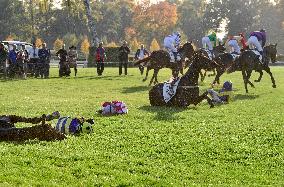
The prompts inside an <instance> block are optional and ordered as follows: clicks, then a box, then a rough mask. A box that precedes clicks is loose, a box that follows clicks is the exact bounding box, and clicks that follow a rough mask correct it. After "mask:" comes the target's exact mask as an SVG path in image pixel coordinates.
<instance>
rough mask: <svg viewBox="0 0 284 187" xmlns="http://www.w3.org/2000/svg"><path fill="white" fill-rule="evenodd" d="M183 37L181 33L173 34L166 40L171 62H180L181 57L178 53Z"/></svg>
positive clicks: (165, 45) (165, 43)
mask: <svg viewBox="0 0 284 187" xmlns="http://www.w3.org/2000/svg"><path fill="white" fill-rule="evenodd" d="M180 40H181V35H180V33H179V32H174V33H173V34H171V35H169V36H166V37H165V39H164V47H165V48H166V50H167V51H168V52H169V54H170V58H171V59H170V62H175V61H176V60H177V61H180V60H181V57H180V54H179V53H178V48H179V45H180Z"/></svg>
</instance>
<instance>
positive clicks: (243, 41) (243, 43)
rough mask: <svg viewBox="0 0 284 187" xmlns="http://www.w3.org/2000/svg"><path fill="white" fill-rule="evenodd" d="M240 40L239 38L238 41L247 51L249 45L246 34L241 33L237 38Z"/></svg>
mask: <svg viewBox="0 0 284 187" xmlns="http://www.w3.org/2000/svg"><path fill="white" fill-rule="evenodd" d="M237 37H238V38H237V40H238V41H239V42H240V43H241V44H242V46H243V48H242V49H243V50H245V49H247V47H248V46H247V45H246V42H247V41H246V37H245V34H244V33H242V32H241V33H239V36H237Z"/></svg>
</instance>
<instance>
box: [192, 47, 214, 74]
mask: <svg viewBox="0 0 284 187" xmlns="http://www.w3.org/2000/svg"><path fill="white" fill-rule="evenodd" d="M191 62H192V63H191V66H190V68H195V69H197V70H199V71H200V70H201V69H204V70H212V69H214V68H216V67H217V66H219V64H218V63H217V62H215V61H214V60H211V59H209V58H208V57H207V56H205V55H204V54H203V53H202V51H200V50H199V51H196V52H194V54H193V56H192V58H191Z"/></svg>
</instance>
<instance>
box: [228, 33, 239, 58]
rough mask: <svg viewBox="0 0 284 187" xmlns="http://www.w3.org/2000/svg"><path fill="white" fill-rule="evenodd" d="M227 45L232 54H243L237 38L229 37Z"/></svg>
mask: <svg viewBox="0 0 284 187" xmlns="http://www.w3.org/2000/svg"><path fill="white" fill-rule="evenodd" d="M227 44H228V46H229V47H230V53H232V54H237V55H239V54H240V53H241V49H240V46H239V44H238V41H237V38H236V37H235V36H231V35H230V36H229V37H228V40H227Z"/></svg>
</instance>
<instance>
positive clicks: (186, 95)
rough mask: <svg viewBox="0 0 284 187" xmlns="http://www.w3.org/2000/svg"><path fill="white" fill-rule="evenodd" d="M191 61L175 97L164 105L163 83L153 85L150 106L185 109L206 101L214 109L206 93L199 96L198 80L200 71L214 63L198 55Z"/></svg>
mask: <svg viewBox="0 0 284 187" xmlns="http://www.w3.org/2000/svg"><path fill="white" fill-rule="evenodd" d="M191 61H192V62H191V64H190V66H189V69H188V71H187V72H186V74H185V75H183V76H182V77H181V79H180V82H179V85H178V87H177V91H176V94H175V96H173V98H172V99H171V100H170V101H169V102H167V103H166V102H165V101H164V98H163V86H164V84H163V83H159V84H157V85H155V86H154V87H153V88H152V89H151V90H150V91H149V100H150V104H151V105H152V106H177V107H187V106H189V105H190V104H194V105H197V104H198V103H200V102H201V101H202V100H204V99H206V100H207V102H208V104H209V105H210V107H214V105H213V103H212V100H211V99H210V98H209V97H208V96H207V94H208V93H207V92H204V93H203V94H202V95H199V87H198V78H199V72H200V70H201V69H205V70H208V68H210V67H212V66H213V65H212V63H215V61H212V60H210V59H209V58H207V57H205V56H204V55H202V54H200V53H194V55H193V56H192V58H191Z"/></svg>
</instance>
